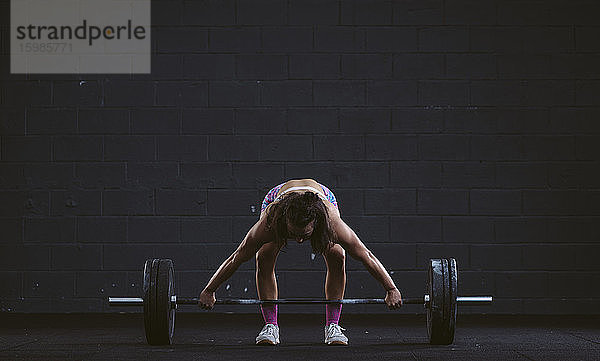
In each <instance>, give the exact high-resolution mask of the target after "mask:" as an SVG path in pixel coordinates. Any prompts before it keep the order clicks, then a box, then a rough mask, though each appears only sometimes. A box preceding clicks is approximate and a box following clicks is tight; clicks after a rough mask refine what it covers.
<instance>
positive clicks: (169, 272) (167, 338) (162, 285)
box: [156, 259, 175, 345]
mask: <svg viewBox="0 0 600 361" xmlns="http://www.w3.org/2000/svg"><path fill="white" fill-rule="evenodd" d="M156 284H157V288H158V292H157V302H156V311H157V315H158V320H157V322H158V323H157V327H158V328H157V333H158V339H159V342H160V344H161V345H170V344H171V343H172V342H173V331H174V329H175V308H174V307H171V296H173V295H174V294H175V272H174V271H173V261H171V260H170V259H162V260H160V263H159V266H158V275H157V282H156Z"/></svg>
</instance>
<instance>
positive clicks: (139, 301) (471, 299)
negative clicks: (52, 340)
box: [108, 295, 493, 307]
mask: <svg viewBox="0 0 600 361" xmlns="http://www.w3.org/2000/svg"><path fill="white" fill-rule="evenodd" d="M492 301H493V297H492V296H458V297H457V298H456V302H458V303H477V304H482V303H491V302H492ZM340 303H341V304H344V305H363V304H367V305H379V304H385V299H383V298H347V299H342V300H316V299H302V298H288V299H286V298H282V299H277V300H257V299H251V298H224V299H218V300H216V302H215V304H216V305H264V304H273V305H275V304H278V305H312V304H340ZM428 303H429V295H425V296H424V297H423V298H418V297H412V298H404V297H403V298H402V304H403V305H420V304H423V305H425V306H427V304H428ZM108 304H109V305H110V306H115V307H121V306H143V305H144V299H143V298H140V297H109V298H108ZM197 304H198V298H189V297H177V296H171V305H172V307H174V306H175V305H197Z"/></svg>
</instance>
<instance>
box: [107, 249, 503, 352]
mask: <svg viewBox="0 0 600 361" xmlns="http://www.w3.org/2000/svg"><path fill="white" fill-rule="evenodd" d="M174 279H175V271H174V269H173V261H171V260H170V259H149V260H147V261H146V263H145V264H144V273H143V290H144V297H143V298H139V297H109V299H108V303H109V305H110V306H143V307H144V329H145V331H146V340H147V341H148V343H149V344H151V345H170V344H171V343H172V342H173V334H174V330H175V310H176V308H177V305H196V304H198V298H188V297H177V296H176V295H175V292H174V290H175V281H174ZM457 284H458V267H457V265H456V260H455V259H454V258H450V259H444V258H441V259H440V258H436V259H430V260H429V265H428V269H427V283H426V292H427V293H426V294H425V295H424V296H423V297H408V298H403V299H402V303H403V304H423V305H424V306H425V308H426V309H427V334H428V336H429V342H430V343H431V344H437V345H449V344H451V343H452V342H454V331H455V327H456V315H457V304H458V303H462V304H467V305H481V304H483V305H488V304H491V303H492V301H493V297H492V296H457V295H458V293H457ZM215 303H216V304H222V305H261V304H297V305H299V304H339V303H342V304H385V300H384V299H381V298H360V299H343V300H323V299H308V298H306V299H278V300H256V299H220V300H216V302H215Z"/></svg>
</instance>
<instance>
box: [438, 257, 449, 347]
mask: <svg viewBox="0 0 600 361" xmlns="http://www.w3.org/2000/svg"><path fill="white" fill-rule="evenodd" d="M442 281H443V283H442V286H443V288H442V296H443V303H442V307H441V308H442V323H441V332H440V335H441V336H440V340H439V344H441V345H448V344H449V343H450V342H448V335H449V332H450V303H451V302H450V298H451V295H450V267H449V266H448V260H447V259H445V258H443V259H442Z"/></svg>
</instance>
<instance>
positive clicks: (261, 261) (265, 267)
mask: <svg viewBox="0 0 600 361" xmlns="http://www.w3.org/2000/svg"><path fill="white" fill-rule="evenodd" d="M278 254H279V246H278V245H277V244H275V243H273V242H271V243H267V244H265V245H263V246H262V247H261V248H260V249H259V250H258V252H256V291H257V293H258V298H259V299H261V300H276V299H277V296H278V292H277V279H276V278H275V261H276V260H277V255H278ZM260 309H261V311H262V314H263V318H264V320H265V323H272V324H274V325H277V305H265V306H263V305H261V307H260Z"/></svg>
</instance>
